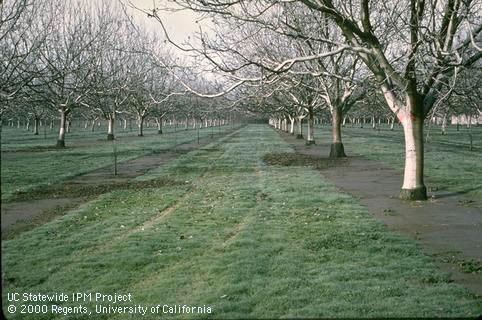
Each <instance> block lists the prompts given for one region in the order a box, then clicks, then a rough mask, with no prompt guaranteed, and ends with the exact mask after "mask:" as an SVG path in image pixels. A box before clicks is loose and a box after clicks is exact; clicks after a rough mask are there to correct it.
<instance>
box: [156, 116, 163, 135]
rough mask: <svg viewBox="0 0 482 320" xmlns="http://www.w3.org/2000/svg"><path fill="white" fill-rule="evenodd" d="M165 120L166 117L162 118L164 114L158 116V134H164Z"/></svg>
mask: <svg viewBox="0 0 482 320" xmlns="http://www.w3.org/2000/svg"><path fill="white" fill-rule="evenodd" d="M163 121H164V119H163V118H162V116H159V117H158V118H157V133H158V134H162V122H163Z"/></svg>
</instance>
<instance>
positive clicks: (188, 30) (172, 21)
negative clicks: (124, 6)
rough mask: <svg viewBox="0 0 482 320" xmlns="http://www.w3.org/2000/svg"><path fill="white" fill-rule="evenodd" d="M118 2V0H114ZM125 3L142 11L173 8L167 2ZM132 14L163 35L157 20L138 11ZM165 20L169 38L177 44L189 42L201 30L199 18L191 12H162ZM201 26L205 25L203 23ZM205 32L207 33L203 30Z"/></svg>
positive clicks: (162, 17)
mask: <svg viewBox="0 0 482 320" xmlns="http://www.w3.org/2000/svg"><path fill="white" fill-rule="evenodd" d="M114 1H118V0H114ZM122 1H123V2H124V3H128V2H129V1H130V2H131V3H132V4H134V5H135V6H136V7H138V8H140V9H152V8H153V7H154V5H155V6H156V7H158V8H166V7H167V5H169V6H171V7H172V6H173V4H172V3H168V2H167V1H165V0H122ZM131 12H133V13H134V15H135V16H136V17H137V19H139V21H140V22H142V23H144V24H146V25H147V26H148V27H149V29H151V30H155V31H157V32H159V33H160V34H161V35H162V29H161V26H160V25H159V22H157V21H156V20H155V19H152V18H148V17H147V15H146V14H144V13H141V12H139V11H138V10H134V9H131ZM159 15H160V16H161V19H162V20H163V23H164V26H165V27H166V29H167V31H168V33H169V36H170V37H171V38H172V39H173V40H174V41H176V42H178V43H182V42H185V41H188V37H191V38H192V35H193V34H194V33H195V32H196V31H198V30H199V25H198V24H196V20H198V19H199V16H198V15H197V14H195V13H194V12H192V11H190V10H183V11H178V12H168V11H162V12H160V14H159ZM201 24H205V22H202V23H201ZM203 31H206V30H204V29H203Z"/></svg>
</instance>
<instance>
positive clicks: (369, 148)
mask: <svg viewBox="0 0 482 320" xmlns="http://www.w3.org/2000/svg"><path fill="white" fill-rule="evenodd" d="M426 132H427V128H425V134H426ZM447 133H448V134H447V135H444V136H442V135H441V134H440V128H439V127H436V126H433V127H432V128H431V133H430V140H429V142H428V143H425V171H424V173H425V176H426V183H427V187H428V188H429V191H430V189H435V190H447V191H451V192H460V193H463V194H466V195H468V196H469V197H473V198H476V199H479V200H482V161H481V159H482V126H481V127H472V129H471V130H470V131H469V129H467V128H466V127H463V126H461V127H460V131H457V130H456V127H455V126H450V127H448V129H447ZM469 133H472V139H473V151H469ZM342 139H343V142H344V144H345V150H347V154H348V156H350V153H351V152H353V153H354V154H360V155H363V156H365V157H367V158H369V159H372V160H378V161H381V162H384V163H385V164H387V165H388V166H390V167H392V168H394V169H397V170H401V171H403V166H404V161H405V158H404V157H405V147H404V140H403V129H402V128H401V127H400V126H397V125H396V126H395V128H394V130H393V131H390V130H389V129H388V127H386V126H382V128H381V130H380V132H378V131H377V130H373V129H372V128H371V125H370V124H367V125H366V126H365V128H356V127H351V125H347V126H345V127H343V128H342ZM315 140H316V141H317V143H329V142H330V141H331V127H329V126H322V127H319V126H317V127H316V131H315ZM326 156H327V155H326Z"/></svg>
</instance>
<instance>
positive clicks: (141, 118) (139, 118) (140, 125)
mask: <svg viewBox="0 0 482 320" xmlns="http://www.w3.org/2000/svg"><path fill="white" fill-rule="evenodd" d="M137 121H138V128H139V131H138V132H137V135H138V136H139V137H143V136H144V116H142V115H138V116H137Z"/></svg>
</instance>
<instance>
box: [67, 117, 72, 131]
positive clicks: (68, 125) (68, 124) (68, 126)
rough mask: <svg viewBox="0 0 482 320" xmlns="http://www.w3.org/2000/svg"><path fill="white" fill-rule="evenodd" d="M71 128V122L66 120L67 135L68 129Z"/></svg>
mask: <svg viewBox="0 0 482 320" xmlns="http://www.w3.org/2000/svg"><path fill="white" fill-rule="evenodd" d="M71 126H72V121H70V120H67V125H66V131H67V133H70V127H71Z"/></svg>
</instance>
